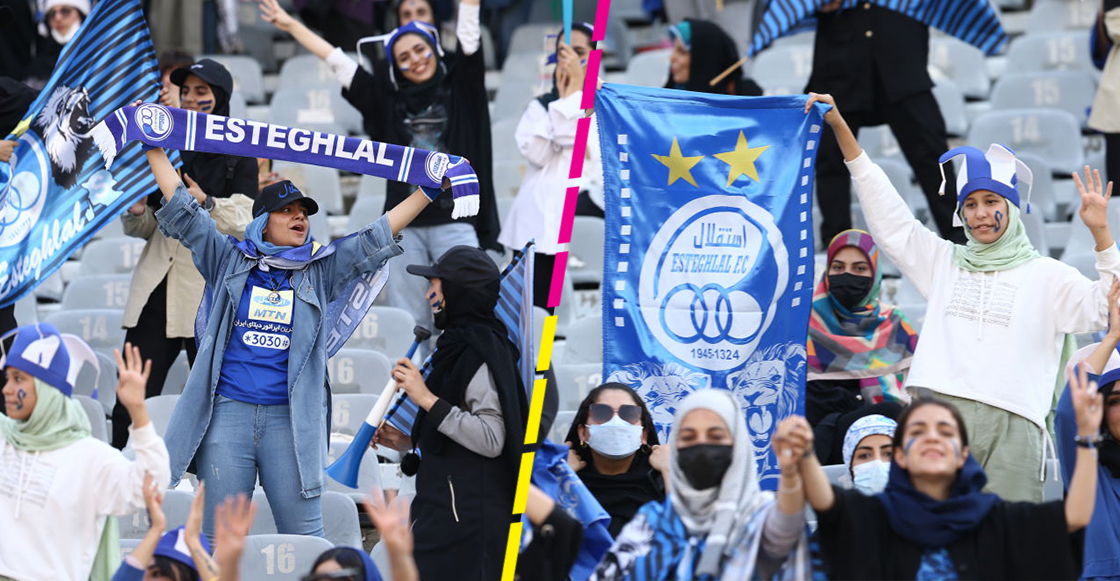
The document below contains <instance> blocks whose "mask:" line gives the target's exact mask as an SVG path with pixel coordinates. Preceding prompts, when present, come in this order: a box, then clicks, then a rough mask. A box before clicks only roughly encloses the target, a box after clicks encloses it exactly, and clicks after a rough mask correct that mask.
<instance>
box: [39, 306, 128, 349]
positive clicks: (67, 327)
mask: <svg viewBox="0 0 1120 581" xmlns="http://www.w3.org/2000/svg"><path fill="white" fill-rule="evenodd" d="M123 315H124V313H123V312H122V311H121V310H120V309H67V310H63V311H58V312H55V313H51V315H50V316H48V317H46V318H45V319H44V321H45V322H47V323H50V324H52V325H54V326H55V327H58V330H59V331H61V332H63V333H71V334H74V335H77V336H79V337H81V338H82V340H83V341H85V342H86V343H89V346H90V347H92V348H93V349H94V350H100V351H107V352H109V353H112V350H113V349H114V348H120V346H121V345H124V329H122V328H121V319H122V318H123Z"/></svg>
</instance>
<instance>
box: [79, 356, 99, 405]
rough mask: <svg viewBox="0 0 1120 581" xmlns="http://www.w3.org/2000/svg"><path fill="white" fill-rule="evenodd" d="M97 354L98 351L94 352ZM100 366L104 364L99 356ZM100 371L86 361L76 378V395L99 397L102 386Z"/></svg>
mask: <svg viewBox="0 0 1120 581" xmlns="http://www.w3.org/2000/svg"><path fill="white" fill-rule="evenodd" d="M94 355H97V352H96V351H95V352H94ZM97 364H98V366H101V365H102V362H101V358H100V357H98V361H97ZM98 375H100V372H99V370H98V369H97V368H95V367H94V366H93V365H90V364H88V363H85V364H83V365H82V367H81V368H80V369H79V370H78V376H77V377H76V378H75V379H74V395H84V396H87V397H90V398H92V399H97V392H98V391H99V390H100V388H101V384H100V383H99V377H98Z"/></svg>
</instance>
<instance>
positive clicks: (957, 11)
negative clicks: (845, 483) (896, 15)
mask: <svg viewBox="0 0 1120 581" xmlns="http://www.w3.org/2000/svg"><path fill="white" fill-rule="evenodd" d="M867 1H870V2H871V3H873V4H876V5H879V6H882V7H884V8H888V9H890V10H894V11H895V12H900V13H902V14H905V15H906V16H909V17H910V18H913V19H915V20H917V21H918V22H921V23H924V24H926V25H928V26H932V27H934V28H936V29H938V30H941V31H942V32H945V33H946V34H949V35H952V36H955V37H957V38H959V39H961V40H963V41H965V42H967V43H969V44H971V45H973V46H975V47H976V48H978V49H980V50H982V51H984V52H985V53H986V54H989V55H992V54H996V53H999V52H1001V51H1002V50H1003V48H1004V47H1005V46H1007V42H1008V37H1007V33H1006V32H1004V30H1003V25H1001V24H1000V21H999V14H997V13H996V11H995V9H993V8H992V5H991V4H989V3H988V0H844V2H843V4H841V8H840V9H841V10H848V9H851V8H855V7H856V6H857V5H858V4H861V3H863V2H867ZM827 3H828V0H769V3H768V5H767V7H766V10H765V11H764V12H763V13H762V16H761V17H760V18H759V22H758V23H756V24H755V27H754V35H753V37H752V38H751V45H750V47H749V48H748V51H749V53H750V54H751V55H755V54H758V52H759V51H761V50H762V49H764V48H766V47H768V46H770V43H772V42H774V41H775V40H777V39H778V38H781V37H783V36H786V35H789V34H795V33H798V32H803V31H805V30H806V28H807V26H810V25H811V21H812V20H813V15H814V14H816V12H817V9H818V8H820V7H821V6H824V5H825V4H827Z"/></svg>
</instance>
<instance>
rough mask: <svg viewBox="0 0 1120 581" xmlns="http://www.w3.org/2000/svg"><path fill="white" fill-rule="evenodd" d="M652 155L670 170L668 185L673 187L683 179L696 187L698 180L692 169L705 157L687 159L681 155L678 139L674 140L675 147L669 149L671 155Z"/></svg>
mask: <svg viewBox="0 0 1120 581" xmlns="http://www.w3.org/2000/svg"><path fill="white" fill-rule="evenodd" d="M650 155H652V156H653V157H654V159H656V160H657V161H660V162H661V163H663V164H665V167H667V168H669V184H668V185H670V186H671V185H673V182H675V181H677V180H678V179H683V180H685V181H686V182H688V183H690V184H692V185H693V186H696V180H695V179H693V178H692V168H693V166H695V165H696V164H698V163H700V160H702V159H704V156H702V155H698V156H696V157H685V156H683V155H681V146H680V145H678V144H677V138H676V137H674V138H673V147H672V148H670V149H669V155H657V154H656V153H651V154H650ZM696 187H699V186H696Z"/></svg>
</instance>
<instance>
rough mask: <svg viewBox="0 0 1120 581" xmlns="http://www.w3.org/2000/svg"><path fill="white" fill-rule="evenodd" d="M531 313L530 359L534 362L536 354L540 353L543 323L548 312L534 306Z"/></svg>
mask: <svg viewBox="0 0 1120 581" xmlns="http://www.w3.org/2000/svg"><path fill="white" fill-rule="evenodd" d="M532 313H533V314H532V315H531V316H532V317H533V322H532V323H533V324H532V328H533V331H532V333H533V336H532V337H531V339H532V342H533V357H532V359H533V360H536V358H537V354H539V353H540V352H541V340H542V335H543V334H544V321H545V319H547V318H548V311H546V310H544V309H542V308H540V307H537V306H534V307H533V309H532Z"/></svg>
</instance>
